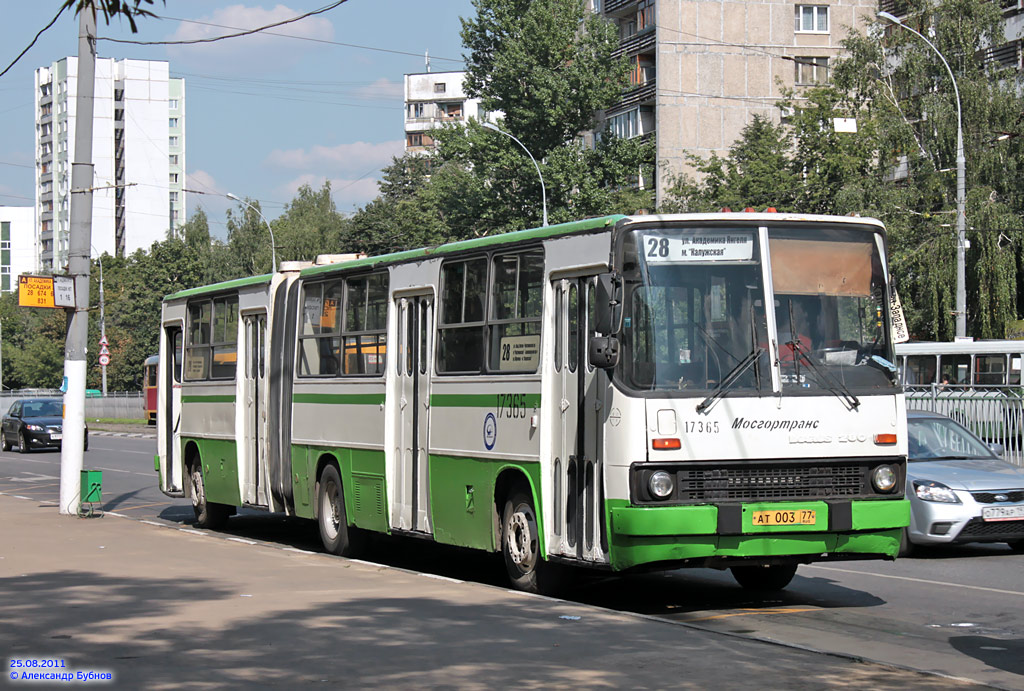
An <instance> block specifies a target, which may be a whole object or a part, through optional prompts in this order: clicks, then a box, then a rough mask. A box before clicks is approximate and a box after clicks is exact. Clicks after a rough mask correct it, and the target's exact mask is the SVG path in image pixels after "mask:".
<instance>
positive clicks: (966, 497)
mask: <svg viewBox="0 0 1024 691" xmlns="http://www.w3.org/2000/svg"><path fill="white" fill-rule="evenodd" d="M907 432H908V443H909V450H908V454H907V455H908V461H909V463H907V498H908V499H910V509H911V512H910V527H909V528H908V529H907V532H906V535H905V539H904V546H903V549H902V550H901V554H903V555H906V554H908V553H909V552H910V550H911V549H912V548H913V546H914V545H943V544H951V543H963V542H1006V543H1009V545H1010V547H1012V548H1013V549H1014V551H1017V552H1024V470H1022V469H1021V468H1019V467H1017V466H1014V465H1011V464H1010V463H1007V462H1006V461H1004V460H1002V459H1001V458H999V456H998V455H997V453H1000V452H1001V451H1002V449H1001V448H1000V447H999V446H998V445H992V446H989V445H988V444H986V443H985V442H983V441H982V440H981V439H979V438H978V437H976V436H975V435H974V434H973V433H972V432H971V431H970V430H968V429H966V428H965V427H963V426H962V425H960V424H959V423H957V422H956V421H955V420H952V419H950V418H948V417H946V416H944V415H939V414H937V413H928V412H924V411H918V410H913V411H907Z"/></svg>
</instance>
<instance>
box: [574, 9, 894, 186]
mask: <svg viewBox="0 0 1024 691" xmlns="http://www.w3.org/2000/svg"><path fill="white" fill-rule="evenodd" d="M590 2H591V9H593V10H594V11H595V12H600V13H601V14H602V15H603V16H605V17H606V18H608V19H610V20H612V21H614V22H615V23H616V24H617V25H618V27H619V39H620V42H619V54H620V55H624V56H626V58H627V59H628V60H629V63H630V67H631V70H630V88H629V89H627V91H625V92H624V93H623V95H622V98H621V99H620V101H619V102H618V103H617V104H615V105H614V106H612V107H611V108H609V109H608V110H607V111H606V112H605V113H604V121H605V122H606V123H607V125H608V126H609V127H610V128H611V130H612V131H614V132H615V133H616V134H617V135H619V136H621V137H648V138H653V139H654V140H655V142H656V151H657V153H656V156H655V160H656V161H657V166H658V171H657V176H656V177H657V179H656V181H655V184H656V186H657V187H656V189H657V198H658V203H659V204H660V203H661V202H662V201H663V200H664V197H665V191H666V188H667V187H668V186H669V184H670V182H671V178H672V177H674V176H677V175H679V174H680V173H686V172H692V169H691V168H690V166H689V163H688V161H687V158H686V157H687V155H688V154H696V155H698V156H703V157H706V156H709V155H710V154H712V153H715V154H719V155H725V154H727V153H728V150H729V147H730V146H732V144H733V143H734V142H735V141H736V140H737V139H738V138H739V137H740V134H741V132H742V130H743V128H744V127H745V126H746V125H747V124H749V123H750V121H751V120H752V119H753V117H754V116H755V115H761V116H764V117H767V118H769V119H771V120H772V121H774V122H778V121H779V119H780V117H781V114H780V113H779V109H778V108H777V104H778V102H779V101H780V100H781V98H782V90H783V89H787V88H788V89H794V88H795V89H796V90H797V95H798V97H799V90H800V87H803V86H810V85H813V84H818V83H821V82H824V81H827V80H828V75H829V71H828V70H829V64H830V62H831V61H833V60H834V59H835V58H836V57H837V56H838V55H839V54H840V53H841V52H842V45H841V43H840V42H841V41H842V39H843V38H844V37H845V36H846V34H847V31H848V27H857V28H859V29H861V30H863V28H864V27H865V26H866V22H867V21H869V20H870V19H871V18H873V17H874V15H875V13H876V12H877V10H878V5H877V0H826V1H823V0H796V1H794V0H760V1H758V2H751V1H749V0H590ZM805 3H806V4H805Z"/></svg>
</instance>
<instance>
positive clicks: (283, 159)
mask: <svg viewBox="0 0 1024 691" xmlns="http://www.w3.org/2000/svg"><path fill="white" fill-rule="evenodd" d="M404 151H405V144H404V143H403V142H402V140H401V139H396V140H393V141H390V142H382V143H380V144H371V143H369V142H354V143H351V144H339V145H338V146H321V145H315V146H312V147H310V148H308V149H288V150H282V149H275V150H274V151H271V152H270V154H269V155H268V156H267V160H266V163H267V164H268V165H270V166H272V167H276V168H290V169H292V170H303V169H305V170H306V171H318V173H313V172H307V173H306V174H308V175H317V174H319V175H320V179H325V178H326V177H327V174H328V173H335V174H337V173H344V174H349V175H353V174H354V175H362V174H363V173H365V172H366V171H367V170H372V169H374V168H383V167H384V166H386V165H388V164H390V163H391V159H392V158H393V157H395V156H401V155H402V153H403V152H404Z"/></svg>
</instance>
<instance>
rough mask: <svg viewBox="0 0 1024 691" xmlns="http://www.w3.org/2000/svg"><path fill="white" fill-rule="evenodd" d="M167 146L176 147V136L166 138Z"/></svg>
mask: <svg viewBox="0 0 1024 691" xmlns="http://www.w3.org/2000/svg"><path fill="white" fill-rule="evenodd" d="M167 145H168V146H178V137H177V136H176V135H175V136H171V137H168V138H167Z"/></svg>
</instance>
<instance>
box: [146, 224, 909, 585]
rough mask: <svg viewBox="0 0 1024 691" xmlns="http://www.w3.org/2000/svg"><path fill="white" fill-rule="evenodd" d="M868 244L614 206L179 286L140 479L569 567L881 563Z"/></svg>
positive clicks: (872, 251) (882, 497)
mask: <svg viewBox="0 0 1024 691" xmlns="http://www.w3.org/2000/svg"><path fill="white" fill-rule="evenodd" d="M887 305H888V280H887V268H886V255H885V231H884V228H883V226H882V224H881V223H879V222H878V221H875V220H871V219H865V218H851V217H828V216H804V215H789V214H779V213H721V214H701V215H666V216H653V215H651V216H634V217H627V216H608V217H603V218H595V219H590V220H585V221H579V222H574V223H566V224H561V225H555V226H548V227H543V228H536V229H532V230H524V231H519V232H513V233H508V234H504V235H498V236H493V237H483V238H478V239H473V240H467V241H461V242H455V243H451V244H447V245H443V246H440V247H435V248H430V249H422V250H414V251H407V252H400V253H396V254H390V255H385V256H379V257H369V258H359V259H351V260H347V261H338V262H335V263H329V264H314V265H309V264H307V265H298V264H286V265H282V268H281V271H280V272H278V273H274V274H272V275H264V276H255V277H250V278H242V279H238V280H234V281H228V282H225V283H220V284H217V285H211V286H206V287H202V288H195V289H190V290H183V291H181V292H178V293H175V294H173V295H169V296H168V297H167V298H165V300H164V302H163V312H162V322H161V323H162V333H161V339H160V368H161V371H160V377H159V381H160V389H159V392H160V395H159V406H158V408H159V410H158V417H159V423H158V454H157V457H156V459H155V461H156V465H157V468H158V471H159V482H160V488H161V489H162V490H163V491H164V492H165V493H166V494H168V495H170V496H174V497H182V496H186V497H191V499H192V503H193V506H194V509H195V513H196V518H197V523H198V525H200V526H203V527H209V528H215V527H217V526H219V525H222V524H223V523H224V522H225V521H226V520H228V517H229V516H230V515H231V514H232V513H234V511H235V508H236V507H251V508H256V509H264V510H267V511H272V512H282V513H285V514H288V515H293V516H299V517H303V518H306V519H310V520H313V521H316V522H317V523H318V524H319V529H320V535H321V538H322V542H323V545H324V548H325V549H326V550H327V551H328V552H331V553H334V554H338V555H342V556H351V555H354V554H356V553H357V552H358V550H359V549H360V546H361V545H362V544H363V542H364V538H365V537H366V535H367V533H369V532H376V533H387V534H391V535H407V536H417V537H420V538H424V539H428V540H433V541H435V542H438V543H444V544H448V545H458V546H462V547H470V548H476V549H480V550H486V551H490V552H500V553H501V554H502V555H503V560H504V564H505V567H506V569H507V571H508V576H509V578H510V580H511V581H512V583H513V585H514V586H515V587H518V588H521V589H524V590H528V591H534V592H536V591H542V590H545V589H547V588H549V587H552V586H553V585H554V583H555V582H556V581H557V580H558V577H559V574H561V575H564V573H565V568H564V567H565V566H566V565H575V566H586V567H594V568H599V569H606V570H610V571H625V570H630V569H649V568H676V567H679V566H694V567H713V568H719V569H725V568H729V569H731V570H732V572H733V575H734V577H735V578H736V580H737V581H738V582H739V583H740V584H741V585H742V586H744V587H748V588H754V589H769V590H774V589H779V588H783V587H785V586H786V585H787V584H788V583H789V581H790V580H791V579H792V577H793V575H794V573H795V572H796V569H797V565H799V564H803V563H810V562H816V561H823V560H844V559H871V558H887V559H891V558H894V557H895V556H896V554H897V552H898V550H899V543H900V534H901V529H902V528H903V527H904V526H906V525H907V523H908V521H909V507H908V504H907V502H906V500H905V499H904V496H903V494H904V476H905V470H906V453H907V440H906V433H905V429H906V428H905V425H906V423H905V403H904V397H903V395H902V390H901V388H900V387H899V385H898V381H897V370H896V367H895V366H894V364H893V354H892V346H891V338H890V327H889V320H888V317H887V314H888V312H887V309H886V308H887Z"/></svg>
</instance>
